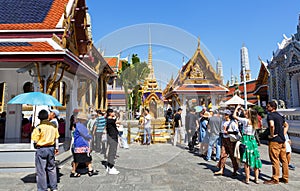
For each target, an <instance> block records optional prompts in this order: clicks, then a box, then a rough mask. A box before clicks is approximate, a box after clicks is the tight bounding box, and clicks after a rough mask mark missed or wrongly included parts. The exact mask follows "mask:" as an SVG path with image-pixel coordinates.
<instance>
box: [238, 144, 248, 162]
mask: <svg viewBox="0 0 300 191" xmlns="http://www.w3.org/2000/svg"><path fill="white" fill-rule="evenodd" d="M246 149H247V146H246V145H245V144H243V143H241V144H240V145H239V151H240V158H241V159H242V158H243V155H244V153H245V151H246Z"/></svg>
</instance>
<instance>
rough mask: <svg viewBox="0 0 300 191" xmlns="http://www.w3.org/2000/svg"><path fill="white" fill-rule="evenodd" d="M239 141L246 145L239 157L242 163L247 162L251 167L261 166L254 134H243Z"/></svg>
mask: <svg viewBox="0 0 300 191" xmlns="http://www.w3.org/2000/svg"><path fill="white" fill-rule="evenodd" d="M241 143H242V144H245V145H246V150H245V152H244V154H243V155H242V157H241V162H242V163H247V164H248V165H249V166H250V167H251V168H261V167H262V163H261V159H260V154H259V151H258V146H257V142H256V140H255V137H254V135H245V134H244V135H243V136H242V139H241Z"/></svg>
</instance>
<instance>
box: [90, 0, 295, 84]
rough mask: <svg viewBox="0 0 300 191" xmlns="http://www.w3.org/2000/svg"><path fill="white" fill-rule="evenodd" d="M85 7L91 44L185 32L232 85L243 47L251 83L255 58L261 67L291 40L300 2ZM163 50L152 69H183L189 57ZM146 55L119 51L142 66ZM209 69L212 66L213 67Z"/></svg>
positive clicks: (175, 1) (131, 1)
mask: <svg viewBox="0 0 300 191" xmlns="http://www.w3.org/2000/svg"><path fill="white" fill-rule="evenodd" d="M86 2H87V5H88V7H89V13H90V15H91V18H92V33H93V39H94V41H95V42H99V41H101V40H103V39H104V38H106V37H107V36H110V35H112V34H115V33H114V32H115V31H120V29H121V30H122V29H124V28H126V27H127V28H128V27H129V28H130V27H132V26H135V25H143V24H144V25H147V23H155V24H157V25H158V24H162V25H167V26H170V27H175V28H177V29H178V31H184V32H186V34H187V36H189V35H190V36H192V37H194V41H195V42H194V43H189V44H190V47H192V48H194V50H196V46H197V39H196V38H197V37H200V39H201V43H203V45H205V46H206V48H207V49H208V50H209V51H210V52H211V54H212V55H213V56H214V58H215V59H218V58H220V60H221V61H222V63H223V71H224V82H225V83H226V81H227V80H229V79H230V73H231V70H232V72H233V73H234V75H236V76H239V72H240V49H241V47H242V45H243V43H244V44H245V45H246V47H247V48H248V51H249V60H250V69H251V73H252V78H256V77H257V75H258V71H259V67H260V63H259V61H258V56H260V57H261V58H262V59H263V60H264V61H266V60H270V59H271V57H272V52H273V51H276V49H277V43H278V42H281V41H282V39H283V36H282V35H283V34H286V36H287V37H290V36H291V34H294V33H296V31H297V25H298V19H299V13H300V6H299V1H296V0H286V1H279V0H251V1H241V0H229V1H223V0H210V1H203V0H185V1H180V0H160V1H159V0H151V1H138V0H127V1H122V0H110V1H98V0H97V1H96V0H87V1H86ZM151 30H152V29H151ZM147 36H148V35H147V34H146V36H145V42H147V41H148V39H147ZM115 39H117V38H115ZM120 41H123V40H119V42H120ZM187 42H189V41H187ZM98 46H102V47H101V48H102V49H105V50H107V49H109V47H104V46H108V45H99V44H98ZM114 46H115V45H114ZM120 47H121V48H122V46H120ZM161 48H163V47H161V46H156V45H155V44H154V45H153V59H154V60H156V61H154V62H155V63H154V66H156V65H164V63H169V64H171V65H172V64H173V65H174V66H176V67H177V68H179V67H181V66H182V57H188V56H189V54H185V55H183V54H182V52H180V51H179V52H180V53H177V55H175V53H173V54H172V53H170V52H172V51H173V50H164V51H162V50H160V49H161ZM146 52H147V47H145V46H136V47H131V48H130V47H129V48H128V47H127V49H126V50H122V56H123V57H125V56H126V55H128V54H130V53H137V54H138V55H139V56H140V57H141V59H142V60H146V59H147V53H146ZM159 52H161V54H159ZM173 52H174V51H173ZM175 52H176V50H175ZM177 52H178V51H177ZM167 55H169V59H168V58H167V57H168V56H167ZM170 57H172V58H170ZM185 60H187V58H185ZM159 61H160V62H159ZM212 65H213V66H215V63H212ZM176 67H175V68H176ZM159 70H160V72H161V70H163V72H161V74H160V75H162V76H167V78H168V79H169V78H170V76H171V75H172V74H170V73H171V72H168V69H163V68H162V69H159ZM156 73H157V71H156ZM173 75H174V74H173ZM157 78H159V76H157Z"/></svg>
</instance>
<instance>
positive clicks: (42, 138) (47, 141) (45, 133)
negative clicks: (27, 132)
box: [31, 120, 59, 146]
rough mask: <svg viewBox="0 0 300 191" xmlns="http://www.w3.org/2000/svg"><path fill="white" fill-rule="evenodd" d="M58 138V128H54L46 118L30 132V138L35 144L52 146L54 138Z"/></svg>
mask: <svg viewBox="0 0 300 191" xmlns="http://www.w3.org/2000/svg"><path fill="white" fill-rule="evenodd" d="M58 138H59V133H58V128H55V126H54V125H53V124H52V123H51V122H49V121H48V120H43V121H42V122H41V123H40V124H39V125H38V126H37V127H36V128H34V130H33V131H32V134H31V140H33V142H34V143H36V145H37V146H51V145H53V146H54V144H55V140H56V139H58Z"/></svg>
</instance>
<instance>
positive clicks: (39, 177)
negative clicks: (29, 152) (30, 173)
mask: <svg viewBox="0 0 300 191" xmlns="http://www.w3.org/2000/svg"><path fill="white" fill-rule="evenodd" d="M38 118H39V119H40V120H41V122H40V124H39V125H38V126H37V127H36V128H35V129H34V130H33V132H32V134H31V140H32V141H33V144H34V147H35V148H36V153H35V168H36V182H37V189H38V191H45V190H48V185H47V177H48V178H49V187H50V189H51V190H57V173H56V166H55V157H54V156H55V155H56V154H58V138H59V133H58V128H56V127H55V126H54V124H53V123H51V122H49V121H48V111H46V110H44V109H43V110H41V111H40V112H39V114H38Z"/></svg>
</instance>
